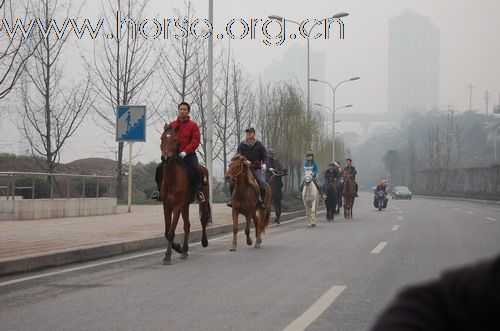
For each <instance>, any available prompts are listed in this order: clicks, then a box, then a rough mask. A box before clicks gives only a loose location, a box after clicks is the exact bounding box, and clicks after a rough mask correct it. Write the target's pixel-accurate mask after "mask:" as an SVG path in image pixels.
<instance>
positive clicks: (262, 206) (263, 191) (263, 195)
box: [260, 188, 267, 209]
mask: <svg viewBox="0 0 500 331" xmlns="http://www.w3.org/2000/svg"><path fill="white" fill-rule="evenodd" d="M266 208H267V206H266V189H262V188H261V189H260V209H266Z"/></svg>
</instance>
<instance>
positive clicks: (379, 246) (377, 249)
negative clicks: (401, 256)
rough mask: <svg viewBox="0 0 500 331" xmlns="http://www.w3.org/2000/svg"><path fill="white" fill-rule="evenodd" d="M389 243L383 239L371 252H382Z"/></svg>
mask: <svg viewBox="0 0 500 331" xmlns="http://www.w3.org/2000/svg"><path fill="white" fill-rule="evenodd" d="M386 245H387V241H381V242H380V243H379V244H378V245H377V246H376V247H375V248H374V249H373V250H372V251H371V253H372V254H378V253H380V252H382V250H383V249H384V247H385V246H386Z"/></svg>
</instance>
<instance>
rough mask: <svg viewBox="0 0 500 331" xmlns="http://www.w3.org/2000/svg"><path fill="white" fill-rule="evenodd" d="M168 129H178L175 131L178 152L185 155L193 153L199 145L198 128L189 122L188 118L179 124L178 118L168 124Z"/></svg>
mask: <svg viewBox="0 0 500 331" xmlns="http://www.w3.org/2000/svg"><path fill="white" fill-rule="evenodd" d="M169 126H170V127H172V128H174V129H177V128H178V127H179V126H180V127H179V129H178V131H177V139H178V140H179V152H186V153H187V154H190V153H195V152H196V149H197V148H198V146H199V145H200V128H199V127H198V124H196V123H195V122H193V121H191V119H190V118H189V117H188V118H187V120H186V121H185V122H181V121H180V120H179V118H177V119H176V120H175V121H173V122H171V123H170V124H169Z"/></svg>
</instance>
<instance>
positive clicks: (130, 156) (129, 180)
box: [128, 141, 134, 213]
mask: <svg viewBox="0 0 500 331" xmlns="http://www.w3.org/2000/svg"><path fill="white" fill-rule="evenodd" d="M133 143H134V142H132V141H131V142H129V143H128V212H129V213H130V212H132V144H133Z"/></svg>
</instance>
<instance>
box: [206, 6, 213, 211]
mask: <svg viewBox="0 0 500 331" xmlns="http://www.w3.org/2000/svg"><path fill="white" fill-rule="evenodd" d="M208 20H209V22H210V24H212V27H213V22H214V1H213V0H208ZM213 83H214V34H213V31H212V33H211V34H210V36H209V37H208V91H207V108H208V109H207V136H206V140H207V142H206V155H205V158H206V163H207V170H208V185H209V188H210V189H209V192H208V197H207V199H208V201H209V202H208V203H209V204H212V187H213V185H212V184H213V183H212V177H213V162H212V160H213V157H212V154H213V127H214V108H213V95H214V84H213Z"/></svg>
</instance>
